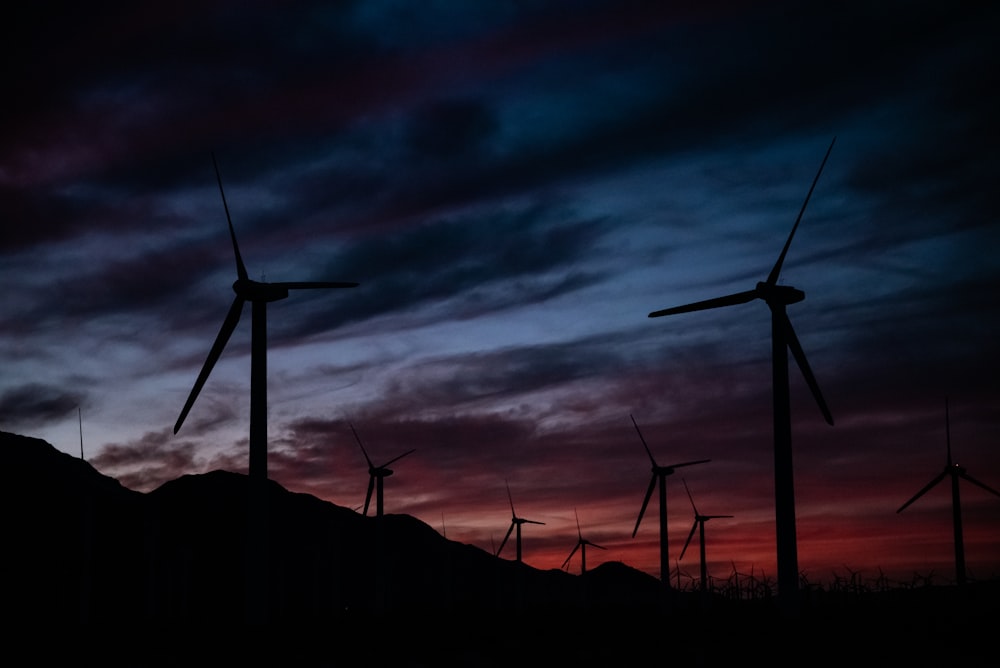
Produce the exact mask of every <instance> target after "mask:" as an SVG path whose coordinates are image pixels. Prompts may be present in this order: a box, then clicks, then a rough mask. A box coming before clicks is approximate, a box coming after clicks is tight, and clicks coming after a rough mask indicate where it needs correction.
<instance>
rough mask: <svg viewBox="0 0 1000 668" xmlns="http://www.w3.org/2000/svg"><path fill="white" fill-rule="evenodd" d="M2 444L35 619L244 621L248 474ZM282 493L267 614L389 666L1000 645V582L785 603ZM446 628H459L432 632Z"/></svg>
mask: <svg viewBox="0 0 1000 668" xmlns="http://www.w3.org/2000/svg"><path fill="white" fill-rule="evenodd" d="M0 461H2V463H3V465H4V469H5V471H6V475H5V484H4V485H3V487H2V488H3V496H4V505H3V507H4V509H5V510H4V518H5V520H6V521H5V522H4V525H5V529H6V532H5V534H6V535H5V548H4V553H5V558H4V564H5V566H6V568H5V570H4V573H5V584H6V586H5V587H4V591H5V596H4V602H5V603H6V605H7V609H8V611H9V612H11V613H13V615H14V618H15V619H16V620H17V621H18V622H19V623H21V624H29V625H32V626H37V625H45V626H48V627H56V626H61V627H65V626H66V625H79V624H81V623H82V624H92V625H107V624H110V625H117V626H110V627H108V628H121V627H134V626H135V625H136V624H141V625H143V626H144V627H145V628H148V629H168V628H173V627H174V625H176V624H178V623H183V624H187V625H198V626H206V627H207V626H208V625H218V624H220V623H222V624H226V623H228V624H232V623H234V622H235V623H240V622H242V621H243V620H244V615H243V611H244V603H245V597H246V595H247V590H246V587H245V578H244V572H245V568H247V563H246V562H247V558H246V554H245V552H246V550H245V544H246V540H247V536H248V534H249V533H250V532H249V531H248V527H247V522H248V517H249V515H248V513H247V499H248V494H249V493H250V488H249V485H250V482H249V478H248V477H247V476H245V475H241V474H236V473H230V472H226V471H212V472H209V473H204V474H198V475H185V476H182V477H180V478H177V479H174V480H171V481H169V482H166V483H164V484H163V485H161V486H160V487H158V488H157V489H155V490H153V491H151V492H148V493H140V492H136V491H133V490H129V489H127V488H125V487H123V486H122V485H121V484H120V483H119V482H118V481H117V480H115V479H113V478H110V477H108V476H105V475H103V474H101V473H100V472H98V471H97V470H95V469H94V468H93V467H92V466H91V465H90V464H88V463H86V462H85V461H83V460H80V459H78V458H75V457H72V456H70V455H68V454H65V453H63V452H60V451H58V450H57V449H56V448H54V447H53V446H52V445H50V444H49V443H47V442H45V441H43V440H40V439H37V438H31V437H28V436H21V435H17V434H11V433H7V432H0ZM267 493H268V506H267V507H268V512H269V513H270V517H269V523H270V525H269V526H270V531H269V533H268V543H267V550H268V559H267V564H268V569H269V570H268V577H267V583H268V592H267V601H268V618H269V621H271V622H275V623H291V624H293V625H295V626H294V628H300V627H304V625H308V627H309V628H318V627H321V628H324V629H326V631H325V632H324V633H325V634H330V633H334V634H336V635H337V637H343V638H350V639H352V640H354V641H357V642H367V643H369V644H373V645H375V646H380V642H381V641H382V639H383V637H389V636H390V635H392V634H393V633H395V634H397V638H398V640H394V641H393V642H392V643H388V644H387V645H386V646H385V647H382V648H381V652H382V654H381V660H380V661H379V663H380V664H382V665H388V664H392V665H418V664H419V665H499V663H500V662H501V661H507V660H509V659H510V657H511V656H513V654H512V653H514V652H525V651H527V650H528V649H529V648H533V649H535V650H538V649H540V648H544V649H547V650H550V651H553V652H556V651H557V652H558V656H559V658H560V662H565V663H569V662H571V661H572V662H573V663H574V664H576V663H579V664H582V665H597V664H600V665H605V664H607V663H608V662H612V663H619V664H620V663H624V664H627V665H631V664H634V663H639V662H640V661H646V660H648V648H647V647H646V646H645V643H642V642H636V641H635V639H636V638H641V637H643V636H647V637H653V638H662V639H664V640H671V639H672V640H673V641H676V642H675V643H672V644H671V647H672V648H674V649H671V655H672V656H675V657H676V658H677V659H678V660H680V659H693V660H698V661H701V662H712V661H718V660H737V659H745V658H746V657H747V656H748V652H749V653H752V648H753V647H764V646H766V647H768V651H769V652H770V653H771V655H773V656H782V655H784V656H788V657H795V656H800V657H801V653H800V652H801V650H800V648H801V647H803V646H807V647H808V646H812V647H814V648H816V647H824V648H826V649H825V650H824V656H826V657H827V658H830V657H832V656H837V657H841V658H845V659H846V658H851V657H853V656H855V652H858V653H860V652H862V649H861V648H866V649H865V650H864V652H865V653H864V656H865V657H866V658H869V659H871V658H881V659H886V660H888V659H900V658H904V657H914V658H921V659H924V660H926V659H928V657H940V658H943V659H944V658H947V659H948V660H950V661H953V662H954V661H956V660H958V659H964V658H969V659H974V658H976V657H978V656H980V653H981V652H982V653H984V654H983V655H984V656H985V652H986V651H987V650H988V647H987V645H988V638H989V637H990V636H989V634H985V633H980V632H979V630H980V629H986V628H992V627H994V626H995V625H996V622H997V620H998V613H997V610H998V606H997V602H998V600H1000V599H998V598H997V596H998V593H1000V592H998V586H997V582H996V581H987V582H984V583H977V585H979V586H969V587H967V588H964V589H963V590H961V591H960V590H958V589H957V588H954V587H921V588H914V589H905V590H903V589H900V590H892V591H888V592H882V593H878V594H875V593H872V594H870V595H868V596H865V597H861V596H846V595H845V594H844V593H843V592H838V591H829V592H824V591H822V590H820V591H817V592H813V596H812V598H811V599H808V600H807V601H806V605H805V606H804V609H803V610H802V611H801V612H800V615H801V616H800V617H798V618H796V619H791V620H789V619H784V618H783V617H782V613H781V611H780V609H779V608H778V607H777V606H776V605H774V602H773V601H770V600H766V599H764V600H754V601H749V600H741V601H732V600H727V599H726V598H725V597H724V596H720V595H717V594H708V595H705V594H702V593H699V592H694V591H677V590H676V589H673V588H671V589H668V588H664V587H663V583H662V582H661V581H660V580H659V579H658V578H655V577H653V576H651V575H649V574H647V573H643V572H641V571H638V570H636V569H634V568H631V567H630V566H627V565H625V564H623V563H620V562H614V561H612V562H605V563H603V564H601V565H599V566H597V567H596V568H593V569H588V570H587V571H586V573H582V574H580V575H575V574H570V573H567V572H564V571H563V570H561V569H551V570H544V571H543V570H539V569H536V568H533V567H531V566H529V565H527V564H524V563H518V562H516V561H512V560H506V559H500V558H498V557H496V556H494V555H493V554H491V553H489V552H487V551H485V550H482V549H480V548H478V547H476V546H473V545H468V544H463V543H458V542H455V541H452V540H448V539H446V538H444V537H443V536H441V535H440V534H439V533H438V532H437V531H436V530H434V529H433V528H431V527H430V526H428V525H427V524H425V523H424V522H421V521H420V520H418V519H416V518H413V517H410V516H408V515H396V514H386V515H384V516H383V517H382V518H378V517H366V516H363V515H361V514H359V513H358V512H356V511H354V510H351V509H348V508H343V507H341V506H338V505H336V504H333V503H329V502H327V501H323V500H321V499H319V498H316V497H315V496H312V495H309V494H302V493H296V492H291V491H289V490H286V489H285V488H283V487H282V486H281V485H279V484H278V483H277V482H274V481H270V480H269V481H268V482H267ZM379 521H381V522H382V526H381V529H379V528H378V522H379ZM378 530H381V531H382V532H383V533H382V539H383V540H384V550H385V551H384V556H385V558H384V559H383V560H379V559H376V545H377V541H376V536H377V533H376V532H377V531H378ZM377 568H382V569H383V572H382V573H378V572H377V571H376V569H377ZM378 576H381V577H382V578H383V579H382V582H383V583H384V597H385V598H384V604H385V607H384V609H383V608H380V607H378V606H377V605H376V596H375V593H376V587H375V583H376V581H377V577H378ZM665 596H670V597H671V600H670V605H669V606H663V605H662V604H663V601H664V598H663V597H665ZM459 629H460V630H461V632H460V633H459V632H457V630H459ZM398 634H402V635H401V636H400V635H398ZM438 634H440V635H441V636H442V638H444V637H446V638H447V639H448V640H447V643H443V641H442V642H438V641H436V640H433V638H434V637H435V636H436V635H438ZM941 634H946V635H941ZM932 635H933V636H934V637H937V638H941V637H955V638H961V639H962V640H961V643H958V644H956V645H952V644H950V643H944V642H939V641H930V639H931V636H932ZM320 637H322V638H325V637H326V635H321V636H316V638H313V641H316V640H317V639H318V638H320ZM848 637H849V638H851V642H850V643H844V642H842V640H843V639H844V638H848ZM713 638H725V642H718V641H717V640H716V641H713V640H712V639H713ZM327 651H330V652H337V651H341V652H343V651H346V650H342V649H341V650H337V649H336V647H334V648H332V649H330V648H328V650H327ZM810 651H818V650H810ZM990 651H992V650H990ZM858 655H859V656H860V654H858ZM178 656H186V655H184V654H181V653H180V650H178ZM335 656H340V658H343V659H345V660H346V658H347V657H349V656H351V655H350V654H343V655H336V654H335ZM553 656H556V655H555V654H553ZM321 663H322V664H323V665H340V664H339V663H337V661H326V662H321ZM131 665H141V664H136V663H132V664H131ZM345 665H351V664H350V662H348V663H347V664H345ZM970 665H975V662H974V661H973V662H972V663H971V664H970Z"/></svg>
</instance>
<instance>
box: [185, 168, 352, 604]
mask: <svg viewBox="0 0 1000 668" xmlns="http://www.w3.org/2000/svg"><path fill="white" fill-rule="evenodd" d="M212 164H213V166H214V167H215V178H216V180H217V181H218V183H219V194H220V195H221V196H222V206H223V208H224V209H225V211H226V222H227V223H228V224H229V236H230V238H231V239H232V242H233V254H234V255H235V257H236V281H235V282H234V283H233V292H235V293H236V298H235V299H234V300H233V304H232V306H230V307H229V312H228V313H227V314H226V319H225V320H223V321H222V329H220V330H219V334H218V336H216V338H215V343H213V344H212V348H211V349H210V350H209V352H208V358H207V359H206V360H205V364H204V365H203V366H202V368H201V373H199V374H198V378H197V380H195V383H194V387H193V388H192V389H191V393H190V394H189V395H188V398H187V401H186V402H185V403H184V408H182V409H181V414H180V416H179V417H178V418H177V422H176V423H175V424H174V433H175V434H176V433H177V432H178V430H180V428H181V425H182V424H183V423H184V419H185V418H186V417H187V415H188V411H190V410H191V407H192V406H193V405H194V402H195V399H197V398H198V394H199V393H200V392H201V388H202V386H203V385H204V384H205V381H206V380H207V379H208V376H209V374H210V373H211V372H212V369H213V368H214V367H215V363H216V362H217V361H218V359H219V356H220V355H222V351H223V349H224V348H225V347H226V343H228V342H229V337H230V336H231V335H232V333H233V330H235V329H236V325H237V324H238V323H239V321H240V316H241V315H242V313H243V306H244V304H245V303H246V302H250V303H251V304H252V311H251V325H250V439H249V440H250V457H249V459H250V463H249V469H250V475H249V478H250V491H249V494H248V502H247V506H248V509H247V513H248V517H249V521H248V525H249V526H250V527H251V529H249V530H250V531H251V535H250V536H249V538H248V540H249V547H248V550H247V555H246V557H247V560H248V565H247V568H246V573H247V587H248V592H247V610H246V612H247V616H248V621H251V622H254V623H260V622H263V621H266V616H267V604H266V601H267V590H266V587H267V582H266V573H267V557H266V550H267V527H266V522H267V490H266V486H265V483H266V482H267V304H268V302H273V301H278V300H280V299H284V298H286V297H288V291H289V290H309V289H317V288H353V287H356V286H357V283H344V282H317V281H312V282H282V283H264V282H261V281H254V280H251V279H250V277H249V275H248V274H247V269H246V266H244V264H243V258H242V257H241V256H240V248H239V245H238V244H237V243H236V230H235V229H234V228H233V221H232V218H231V217H230V215H229V205H228V204H227V203H226V193H225V191H224V190H223V189H222V177H221V176H220V174H219V165H218V163H216V161H215V155H214V154H213V155H212Z"/></svg>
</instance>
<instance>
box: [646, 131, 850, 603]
mask: <svg viewBox="0 0 1000 668" xmlns="http://www.w3.org/2000/svg"><path fill="white" fill-rule="evenodd" d="M835 141H836V137H834V139H833V141H831V142H830V147H829V148H828V149H827V150H826V155H824V156H823V161H822V163H820V166H819V171H817V172H816V177H815V178H814V179H813V182H812V185H811V186H810V188H809V192H808V193H807V194H806V198H805V201H804V202H803V203H802V208H801V209H800V210H799V215H798V217H797V218H796V219H795V224H794V225H792V231H791V233H790V234H789V235H788V239H787V240H786V241H785V245H784V247H783V248H782V249H781V254H780V255H778V261H777V262H776V263H775V264H774V267H773V268H772V269H771V273H770V274H768V276H767V280H764V281H760V282H758V283H757V286H756V287H755V288H753V289H752V290H746V291H744V292H738V293H735V294H731V295H726V296H724V297H716V298H714V299H707V300H704V301H699V302H694V303H691V304H686V305H684V306H676V307H673V308H667V309H663V310H660V311H653V312H652V313H650V314H649V317H650V318H659V317H662V316H668V315H675V314H679V313H689V312H691V311H702V310H705V309H712V308H718V307H722V306H734V305H736V304H745V303H747V302H750V301H753V300H754V299H760V300H763V301H764V303H766V304H767V306H768V308H769V309H770V310H771V364H772V371H771V373H772V392H773V405H774V506H775V533H776V535H777V556H778V595H779V597H780V598H781V599H782V600H783V607H784V608H785V611H786V612H789V613H793V614H794V613H795V612H797V611H798V589H799V566H798V547H797V542H796V537H795V487H794V481H793V475H792V427H791V409H790V407H789V389H788V351H789V350H791V351H792V356H793V357H794V358H795V362H796V363H797V364H798V366H799V369H800V370H801V371H802V375H803V376H804V377H805V380H806V383H807V384H808V385H809V389H810V390H811V391H812V394H813V397H815V399H816V403H817V404H819V408H820V411H821V412H822V413H823V417H824V418H825V419H826V422H827V423H828V424H830V425H833V416H832V415H831V414H830V409H829V408H827V405H826V401H825V400H824V399H823V395H822V393H821V392H820V390H819V384H818V383H817V382H816V378H815V377H814V376H813V372H812V370H811V369H810V367H809V362H808V361H807V360H806V355H805V352H803V350H802V345H801V344H800V343H799V340H798V337H797V336H796V335H795V330H794V329H792V322H791V320H789V319H788V313H787V311H786V307H787V306H788V305H789V304H795V303H797V302H800V301H802V300H803V299H805V293H804V292H802V291H801V290H798V289H796V288H793V287H792V286H790V285H778V276H779V275H780V273H781V266H782V264H784V262H785V255H786V254H787V253H788V248H789V246H791V244H792V238H793V237H794V236H795V231H796V230H797V229H798V227H799V223H800V222H801V221H802V214H804V213H805V210H806V205H807V204H808V203H809V198H810V197H811V196H812V193H813V190H814V189H815V188H816V183H817V182H818V181H819V176H820V174H822V173H823V167H824V166H825V165H826V161H827V158H829V157H830V151H832V150H833V144H834V142H835Z"/></svg>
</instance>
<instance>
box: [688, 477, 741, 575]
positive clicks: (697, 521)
mask: <svg viewBox="0 0 1000 668" xmlns="http://www.w3.org/2000/svg"><path fill="white" fill-rule="evenodd" d="M681 482H683V483H684V490H685V491H686V492H687V495H688V499H689V500H690V501H691V508H692V509H693V510H694V524H692V525H691V533H689V534H688V537H687V540H686V541H684V549H683V550H681V556H680V557H678V558H677V560H678V561H680V560H681V559H683V558H684V553H685V552H687V549H688V545H690V544H691V539H692V538H693V537H694V532H695V529H697V530H698V538H699V543H700V547H701V590H702V591H707V589H708V566H707V565H706V563H705V522H707V521H709V520H716V519H722V518H728V517H732V515H702V514H701V513H699V512H698V508H697V506H695V505H694V497H693V496H691V490H690V489H689V488H688V484H687V480H685V479H684V478H681Z"/></svg>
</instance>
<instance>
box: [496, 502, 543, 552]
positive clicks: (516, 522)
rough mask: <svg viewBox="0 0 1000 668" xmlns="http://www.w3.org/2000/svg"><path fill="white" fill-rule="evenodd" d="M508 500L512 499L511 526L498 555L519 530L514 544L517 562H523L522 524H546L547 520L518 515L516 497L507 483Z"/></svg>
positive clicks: (498, 550) (501, 543)
mask: <svg viewBox="0 0 1000 668" xmlns="http://www.w3.org/2000/svg"><path fill="white" fill-rule="evenodd" d="M507 500H508V501H510V528H509V529H507V534H506V535H505V536H504V537H503V540H502V541H500V548H499V549H497V552H496V556H498V557H499V556H500V553H501V552H503V548H504V545H506V544H507V539H508V538H510V533H511V532H512V531H514V530H515V529H516V530H517V532H516V535H515V537H514V544H515V546H516V554H517V562H518V563H521V525H522V524H545V522H536V521H535V520H529V519H525V518H523V517H518V516H517V513H516V512H515V511H514V498H513V497H512V496H511V495H510V485H509V484H507Z"/></svg>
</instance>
